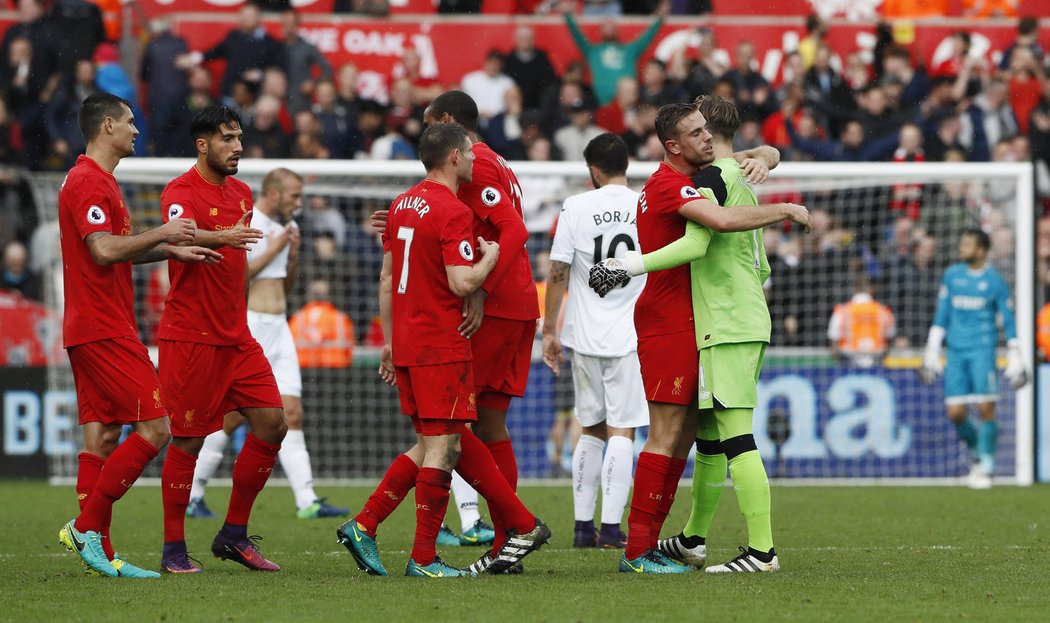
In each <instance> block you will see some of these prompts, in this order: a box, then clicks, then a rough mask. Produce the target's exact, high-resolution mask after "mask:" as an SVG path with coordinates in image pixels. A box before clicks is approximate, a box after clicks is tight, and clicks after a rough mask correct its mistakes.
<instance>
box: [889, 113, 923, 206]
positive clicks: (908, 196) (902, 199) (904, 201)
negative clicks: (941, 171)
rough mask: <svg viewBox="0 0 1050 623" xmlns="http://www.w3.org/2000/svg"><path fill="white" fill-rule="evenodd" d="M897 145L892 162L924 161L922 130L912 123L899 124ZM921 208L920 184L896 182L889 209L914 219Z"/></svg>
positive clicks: (892, 190) (891, 192)
mask: <svg viewBox="0 0 1050 623" xmlns="http://www.w3.org/2000/svg"><path fill="white" fill-rule="evenodd" d="M897 142H898V147H897V149H896V150H895V151H894V152H893V161H894V162H925V161H926V154H925V153H924V152H923V150H922V130H920V129H919V126H918V125H916V124H914V123H906V124H904V125H903V126H901V129H900V134H899V138H898V139H897ZM921 209H922V184H916V183H897V184H894V185H893V186H892V188H891V190H890V210H892V211H894V212H897V213H900V214H905V215H906V216H908V217H909V218H911V219H913V220H915V219H918V218H919V213H920V210H921Z"/></svg>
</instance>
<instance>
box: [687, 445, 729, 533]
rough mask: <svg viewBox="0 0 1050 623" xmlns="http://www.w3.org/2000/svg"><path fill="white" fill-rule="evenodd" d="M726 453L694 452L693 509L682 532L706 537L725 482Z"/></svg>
mask: <svg viewBox="0 0 1050 623" xmlns="http://www.w3.org/2000/svg"><path fill="white" fill-rule="evenodd" d="M727 465H728V463H727V462H726V455H724V454H714V455H710V454H700V453H699V452H697V453H696V467H695V469H694V470H693V510H692V512H691V513H690V514H689V521H688V522H686V524H685V528H684V529H683V530H682V534H684V535H685V536H701V537H704V538H705V539H706V538H707V531H708V530H710V529H711V521H712V520H713V519H714V518H715V509H717V508H718V501H719V500H720V499H722V491H724V490H725V482H726V467H727Z"/></svg>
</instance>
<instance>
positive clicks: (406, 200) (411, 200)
mask: <svg viewBox="0 0 1050 623" xmlns="http://www.w3.org/2000/svg"><path fill="white" fill-rule="evenodd" d="M401 210H415V211H416V213H417V214H419V218H423V217H424V216H426V214H427V212H430V206H429V205H428V204H427V202H426V200H425V199H423V198H422V197H403V198H402V199H401V201H398V202H397V205H396V206H394V214H397V213H398V212H400V211H401Z"/></svg>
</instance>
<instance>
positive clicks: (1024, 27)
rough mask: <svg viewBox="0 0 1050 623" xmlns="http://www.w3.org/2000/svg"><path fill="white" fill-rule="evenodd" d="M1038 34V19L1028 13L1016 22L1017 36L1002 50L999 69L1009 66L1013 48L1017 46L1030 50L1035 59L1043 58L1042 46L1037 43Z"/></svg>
mask: <svg viewBox="0 0 1050 623" xmlns="http://www.w3.org/2000/svg"><path fill="white" fill-rule="evenodd" d="M1038 36H1039V20H1038V19H1036V18H1034V17H1032V16H1030V15H1029V16H1025V17H1022V18H1021V19H1020V20H1019V21H1018V22H1017V37H1015V38H1014V42H1013V43H1011V44H1010V47H1008V48H1006V50H1005V51H1004V52H1003V57H1002V59H1000V61H999V69H1009V68H1010V62H1011V59H1012V58H1013V53H1014V50H1017V49H1019V48H1027V49H1029V50H1031V52H1032V56H1033V57H1035V58H1037V59H1041V58H1043V46H1041V45H1039V40H1038Z"/></svg>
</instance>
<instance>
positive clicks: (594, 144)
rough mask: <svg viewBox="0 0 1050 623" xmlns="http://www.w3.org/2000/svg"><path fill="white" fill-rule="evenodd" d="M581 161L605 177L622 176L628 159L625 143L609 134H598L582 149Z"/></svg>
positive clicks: (625, 171) (625, 170)
mask: <svg viewBox="0 0 1050 623" xmlns="http://www.w3.org/2000/svg"><path fill="white" fill-rule="evenodd" d="M583 159H584V160H585V161H586V162H587V165H588V166H593V167H598V170H599V171H601V172H602V173H605V174H606V175H623V174H624V173H627V161H628V159H629V156H628V153H627V143H624V142H623V139H622V138H620V137H619V136H616V135H615V134H613V133H611V132H606V133H604V134H599V135H598V136H596V137H594V138H592V139H591V142H589V143H587V146H586V147H584V148H583Z"/></svg>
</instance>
